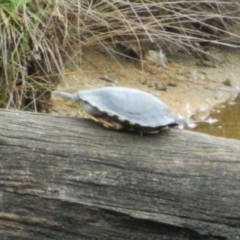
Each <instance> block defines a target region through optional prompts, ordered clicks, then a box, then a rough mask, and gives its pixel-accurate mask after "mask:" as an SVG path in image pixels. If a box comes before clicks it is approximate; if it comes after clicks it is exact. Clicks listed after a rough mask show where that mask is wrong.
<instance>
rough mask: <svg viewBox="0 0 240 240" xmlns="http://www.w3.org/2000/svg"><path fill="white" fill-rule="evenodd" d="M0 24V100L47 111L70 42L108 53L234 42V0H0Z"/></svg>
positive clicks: (237, 15)
mask: <svg viewBox="0 0 240 240" xmlns="http://www.w3.org/2000/svg"><path fill="white" fill-rule="evenodd" d="M0 23H1V25H0V46H1V55H0V56H1V61H0V106H1V107H5V108H16V109H33V110H35V111H48V110H49V108H50V107H51V104H50V103H51V101H50V99H51V94H50V92H51V90H52V89H54V88H56V86H57V84H58V83H59V81H60V79H61V77H62V76H63V74H64V62H65V60H66V59H67V58H71V54H72V51H73V50H74V49H76V46H77V47H78V46H80V47H81V48H83V47H92V46H96V45H100V46H101V47H103V48H105V50H106V51H107V52H108V53H109V54H115V53H118V54H125V55H126V54H127V55H129V54H130V55H131V56H132V55H134V56H135V57H139V58H142V57H143V55H144V53H145V52H146V51H147V50H149V49H150V48H151V49H152V48H154V49H160V48H161V49H166V50H169V51H171V50H172V49H173V48H174V47H176V48H182V49H185V50H187V51H188V50H189V49H195V48H196V49H197V50H198V51H201V49H200V50H199V49H198V48H197V47H196V46H197V45H196V44H198V43H201V44H202V43H212V44H218V45H224V46H231V47H236V46H237V45H238V44H239V33H238V32H237V30H238V31H239V32H240V26H239V25H240V3H238V1H234V0H228V1H226V0H225V1H223V0H200V1H198V0H182V1H174V0H161V1H157V0H128V1H122V0H110V1H106V0H92V1H89V0H81V1H79V0H58V1H53V0H41V1H40V0H0ZM76 44H77V45H76ZM79 50H80V48H79Z"/></svg>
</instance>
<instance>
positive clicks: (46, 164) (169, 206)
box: [0, 110, 240, 240]
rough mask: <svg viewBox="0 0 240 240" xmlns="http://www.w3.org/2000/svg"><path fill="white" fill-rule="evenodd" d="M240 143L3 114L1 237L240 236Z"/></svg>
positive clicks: (173, 131)
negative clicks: (141, 134)
mask: <svg viewBox="0 0 240 240" xmlns="http://www.w3.org/2000/svg"><path fill="white" fill-rule="evenodd" d="M239 156H240V142H239V141H236V140H229V139H224V138H216V137H211V136H208V135H204V134H198V133H194V132H190V131H187V130H177V129H171V130H166V131H162V132H161V133H160V134H157V135H145V136H142V137H141V136H140V135H139V134H133V133H130V134H129V133H123V132H114V131H109V130H105V129H102V128H101V127H100V126H98V125H95V123H92V122H90V121H88V120H84V119H77V118H67V117H59V116H52V115H46V114H36V113H27V112H17V111H6V110H0V171H1V174H0V183H1V188H0V196H1V197H0V239H41V240H42V239H58V240H59V239H133V238H134V239H181V240H182V239H194V240H195V239H231V240H233V239H238V238H239V237H240V174H239V173H240V157H239Z"/></svg>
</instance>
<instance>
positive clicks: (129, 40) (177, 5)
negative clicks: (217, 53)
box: [81, 0, 240, 57]
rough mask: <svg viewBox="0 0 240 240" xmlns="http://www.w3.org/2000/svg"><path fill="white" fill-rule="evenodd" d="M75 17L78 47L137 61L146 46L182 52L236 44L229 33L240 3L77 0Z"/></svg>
mask: <svg viewBox="0 0 240 240" xmlns="http://www.w3.org/2000/svg"><path fill="white" fill-rule="evenodd" d="M81 14H82V18H81V19H82V29H81V32H82V36H83V38H84V39H83V43H84V45H87V46H89V45H95V44H100V45H102V46H105V48H106V49H107V50H110V49H112V48H111V46H115V47H120V49H122V50H124V49H125V50H130V51H133V52H135V53H137V55H139V56H140V57H141V56H142V55H143V54H144V52H145V51H146V50H148V49H149V48H157V49H159V48H161V49H168V50H169V51H171V50H172V49H173V48H174V47H175V48H184V49H186V50H188V49H189V48H195V44H194V43H199V42H201V43H204V42H207V43H214V44H221V45H227V46H234V45H236V44H239V40H240V37H239V34H234V29H235V28H236V25H238V26H239V24H240V3H238V1H234V0H233V1H231V0H230V1H223V0H214V1H211V0H210V1H209V0H205V1H202V0H200V1H198V0H193V1H190V0H183V1H174V0H162V1H154V0H151V1H150V0H148V1H142V0H131V1H129V0H128V1H97V0H96V1H85V0H82V5H81ZM106 43H107V44H106ZM118 49H119V48H118Z"/></svg>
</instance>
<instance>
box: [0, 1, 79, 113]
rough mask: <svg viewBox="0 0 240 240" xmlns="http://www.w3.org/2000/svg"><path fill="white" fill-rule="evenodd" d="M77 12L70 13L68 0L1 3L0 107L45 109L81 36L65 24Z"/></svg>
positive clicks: (75, 16) (77, 11) (76, 16)
mask: <svg viewBox="0 0 240 240" xmlns="http://www.w3.org/2000/svg"><path fill="white" fill-rule="evenodd" d="M77 8H79V9H77ZM79 12H80V7H79V6H75V12H72V11H71V1H70V0H69V1H56V2H55V1H52V0H45V1H37V0H36V1H26V0H18V1H11V2H10V1H1V3H0V19H1V20H0V21H1V22H2V24H1V26H0V44H1V60H2V61H1V65H0V73H1V75H0V84H1V88H0V105H1V106H2V107H5V108H15V109H33V110H35V111H48V110H49V107H50V106H49V105H50V97H51V94H50V91H51V89H54V88H55V87H56V85H57V84H58V83H59V80H60V77H61V74H62V73H63V70H64V64H63V62H64V59H66V57H67V55H68V53H70V52H71V45H72V43H73V42H74V41H75V38H74V37H75V36H79V32H78V31H79V29H77V28H76V27H75V28H72V29H70V27H71V24H69V23H70V20H71V21H77V20H75V19H77V18H78V15H80V14H79ZM74 34H75V36H74Z"/></svg>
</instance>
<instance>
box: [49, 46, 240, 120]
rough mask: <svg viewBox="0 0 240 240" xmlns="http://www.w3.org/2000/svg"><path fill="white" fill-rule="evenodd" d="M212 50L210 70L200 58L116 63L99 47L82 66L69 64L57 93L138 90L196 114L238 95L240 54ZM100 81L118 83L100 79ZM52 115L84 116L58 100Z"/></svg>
mask: <svg viewBox="0 0 240 240" xmlns="http://www.w3.org/2000/svg"><path fill="white" fill-rule="evenodd" d="M209 51H210V53H213V54H214V55H215V56H216V57H217V59H215V60H214V61H212V62H211V64H209V65H210V67H201V66H198V63H199V62H201V59H197V60H196V59H194V58H193V57H192V56H190V55H188V54H184V53H178V54H176V55H174V56H171V57H169V58H168V64H167V65H166V66H163V65H162V64H160V63H158V62H157V60H156V61H154V60H153V61H151V59H150V58H149V57H146V58H147V59H148V60H145V61H143V62H142V63H139V62H136V61H133V60H132V61H130V60H127V59H125V58H123V57H115V59H113V57H111V56H109V55H107V54H106V53H105V52H103V51H101V50H97V49H95V50H92V51H90V50H85V51H84V52H83V53H82V55H81V64H80V67H74V66H73V64H71V63H69V67H68V70H67V73H66V77H65V80H64V82H62V83H61V84H60V85H59V87H58V90H61V91H66V92H71V93H73V92H76V91H78V90H83V89H92V88H97V87H102V86H107V85H108V86H127V87H133V88H138V89H141V90H145V91H147V92H149V93H152V94H155V95H157V96H158V97H159V98H161V100H162V101H164V102H165V103H166V104H167V105H168V106H169V107H170V108H171V109H172V112H173V113H174V114H176V115H182V116H183V117H186V116H187V111H186V106H187V105H188V104H189V106H190V109H191V111H192V112H194V111H196V110H197V109H198V108H201V107H205V108H207V109H211V108H212V107H213V106H214V105H215V104H216V103H219V102H223V101H225V100H226V99H227V98H233V97H234V96H235V95H236V94H237V92H239V87H240V77H239V76H240V64H239V63H240V51H239V50H237V51H236V49H230V50H229V49H217V48H215V47H211V49H210V50H209ZM149 59H150V60H149ZM77 60H78V61H80V60H79V59H77ZM77 60H76V62H77ZM76 62H75V64H76ZM101 77H106V78H110V79H112V80H114V81H115V82H108V81H106V80H102V79H100V78H101ZM53 112H54V113H55V114H60V115H67V116H81V112H80V111H76V106H73V105H71V104H67V103H66V102H64V101H62V100H60V99H57V98H55V99H54V107H53Z"/></svg>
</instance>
